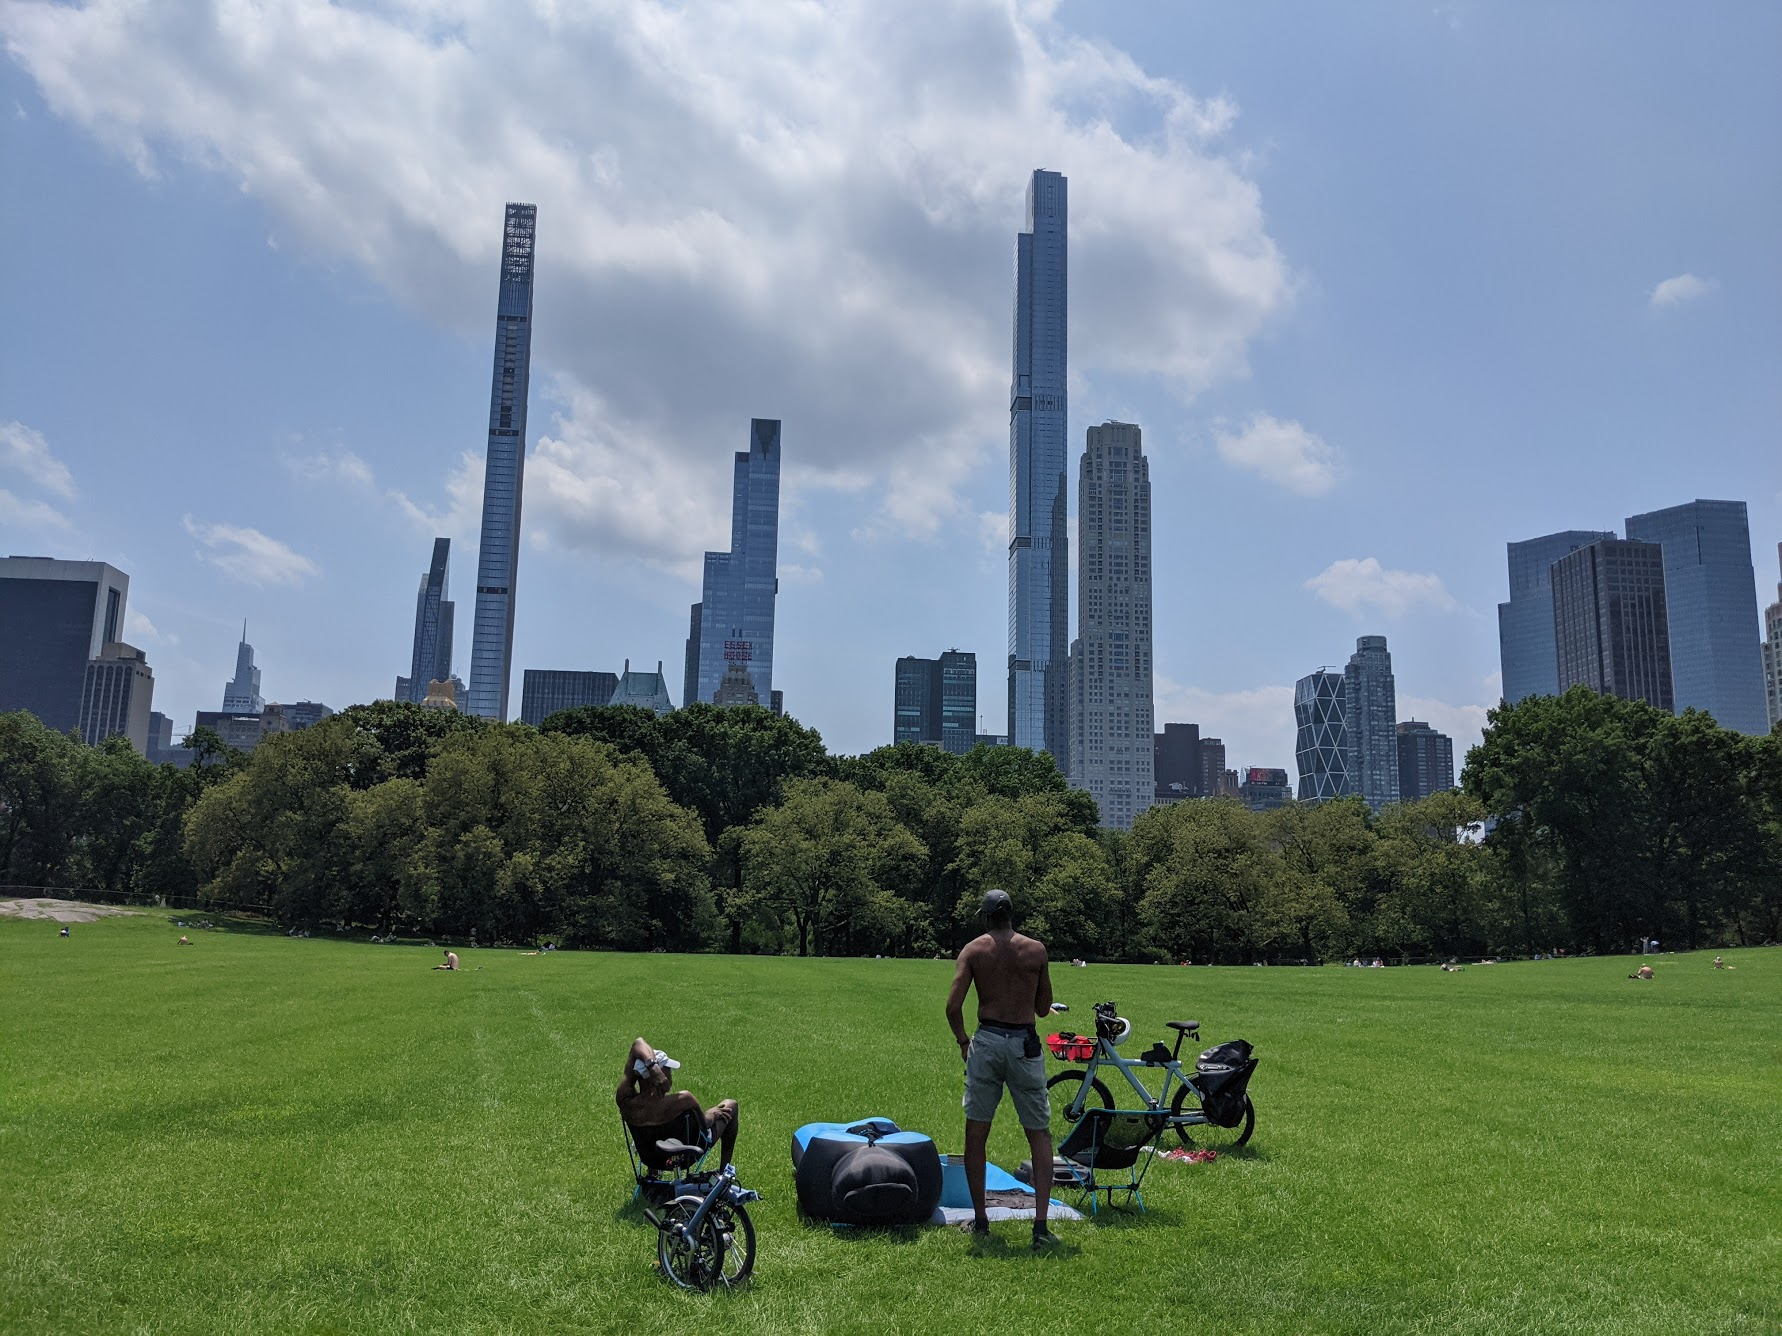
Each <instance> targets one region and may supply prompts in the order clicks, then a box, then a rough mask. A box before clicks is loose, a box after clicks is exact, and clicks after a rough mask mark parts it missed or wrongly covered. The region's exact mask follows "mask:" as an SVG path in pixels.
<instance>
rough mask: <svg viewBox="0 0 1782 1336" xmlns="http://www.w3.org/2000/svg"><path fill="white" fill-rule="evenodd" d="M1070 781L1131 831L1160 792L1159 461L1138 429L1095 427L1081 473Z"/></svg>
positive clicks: (1111, 822)
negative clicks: (1155, 530)
mask: <svg viewBox="0 0 1782 1336" xmlns="http://www.w3.org/2000/svg"><path fill="white" fill-rule="evenodd" d="M1070 703H1071V746H1070V782H1071V785H1072V787H1074V788H1079V789H1085V790H1087V791H1088V792H1089V793H1090V794H1092V795H1093V796H1094V798H1095V801H1096V803H1097V804H1098V805H1099V806H1100V808H1101V824H1102V825H1104V826H1111V827H1115V828H1118V829H1120V830H1125V829H1128V828H1129V827H1130V826H1131V825H1132V823H1133V820H1134V818H1136V817H1137V816H1138V814H1139V813H1140V812H1142V811H1144V810H1145V809H1146V808H1147V807H1149V806H1151V803H1152V800H1153V797H1154V795H1155V791H1156V784H1155V780H1154V775H1155V759H1154V743H1153V738H1152V719H1153V710H1152V706H1151V464H1150V461H1149V460H1147V459H1146V458H1145V455H1144V449H1143V446H1142V443H1141V440H1140V435H1139V429H1138V428H1137V427H1135V426H1133V425H1131V424H1130V423H1126V422H1106V423H1103V424H1102V425H1101V426H1099V427H1091V428H1089V434H1088V443H1087V446H1086V447H1085V449H1084V451H1083V457H1082V460H1081V462H1080V463H1079V465H1078V470H1077V640H1076V643H1075V644H1073V645H1072V646H1071V657H1070Z"/></svg>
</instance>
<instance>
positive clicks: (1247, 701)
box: [1152, 673, 1299, 782]
mask: <svg viewBox="0 0 1782 1336" xmlns="http://www.w3.org/2000/svg"><path fill="white" fill-rule="evenodd" d="M1152 701H1153V706H1154V709H1155V711H1156V719H1157V731H1158V732H1162V731H1163V725H1164V724H1165V723H1166V722H1167V723H1179V724H1199V725H1200V735H1201V736H1202V737H1203V738H1218V739H1219V740H1220V741H1222V742H1223V743H1224V744H1225V765H1226V768H1227V769H1229V770H1241V769H1244V768H1246V767H1248V766H1253V765H1256V766H1267V767H1271V768H1274V769H1278V770H1285V771H1286V772H1287V773H1288V775H1289V776H1290V777H1291V778H1292V779H1293V780H1294V781H1295V782H1297V781H1298V778H1299V772H1298V771H1297V770H1296V769H1295V767H1294V760H1293V745H1294V738H1295V733H1296V729H1295V726H1294V722H1293V688H1292V687H1290V686H1261V687H1250V688H1248V689H1246V690H1243V691H1208V690H1206V689H1205V688H1203V687H1191V686H1184V685H1182V684H1181V683H1178V682H1175V681H1173V680H1171V679H1170V678H1169V677H1167V676H1165V675H1164V674H1163V673H1157V674H1155V676H1154V677H1153V680H1152Z"/></svg>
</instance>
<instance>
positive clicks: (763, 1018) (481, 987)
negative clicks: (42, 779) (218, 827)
mask: <svg viewBox="0 0 1782 1336" xmlns="http://www.w3.org/2000/svg"><path fill="white" fill-rule="evenodd" d="M178 935H179V930H178V929H175V928H172V927H171V925H170V922H169V918H168V916H167V915H166V913H165V912H159V911H158V912H154V913H145V914H142V915H139V916H136V917H132V918H118V919H110V920H104V921H101V922H98V923H94V924H86V925H76V926H75V927H74V929H73V936H72V937H71V938H69V939H67V940H61V939H59V938H58V937H57V936H56V927H55V925H53V924H49V923H44V922H20V921H16V920H11V919H0V1017H3V1018H4V1020H3V1025H4V1029H3V1031H0V1331H5V1332H8V1333H23V1332H45V1331H58V1332H111V1331H120V1332H122V1331H145V1332H147V1331H157V1332H158V1331H168V1332H175V1331H177V1332H199V1331H203V1332H208V1331H219V1332H221V1331H276V1332H327V1331H351V1332H369V1333H388V1332H404V1331H450V1332H460V1331H466V1332H467V1331H504V1332H515V1333H529V1332H545V1331H574V1330H589V1331H609V1330H610V1331H620V1330H623V1331H629V1332H635V1333H645V1332H667V1331H695V1330H714V1331H733V1330H734V1331H773V1332H837V1331H874V1332H904V1331H907V1332H928V1331H942V1330H959V1331H980V1330H981V1331H997V1330H1005V1329H1012V1328H1025V1329H1028V1330H1033V1331H1039V1332H1054V1331H1057V1332H1065V1331H1104V1330H1120V1331H1133V1330H1138V1329H1141V1328H1144V1327H1154V1328H1156V1329H1158V1330H1182V1329H1187V1330H1194V1329H1207V1330H1215V1331H1271V1332H1312V1331H1319V1332H1326V1331H1328V1332H1381V1331H1391V1332H1399V1331H1417V1332H1438V1331H1441V1332H1448V1331H1453V1332H1542V1333H1557V1332H1586V1331H1588V1332H1617V1333H1620V1332H1663V1333H1674V1332H1689V1333H1705V1332H1759V1331H1769V1332H1773V1331H1777V1330H1779V1329H1782V951H1762V950H1755V951H1745V952H1731V953H1728V954H1727V958H1728V960H1729V961H1731V962H1732V963H1734V964H1735V965H1736V966H1737V967H1738V968H1737V969H1736V971H1734V972H1731V973H1727V972H1716V971H1714V970H1713V969H1711V968H1710V966H1709V960H1710V959H1711V956H1710V955H1708V954H1700V955H1679V956H1665V957H1660V958H1659V959H1658V961H1657V969H1658V978H1657V980H1656V981H1655V982H1653V983H1650V984H1641V983H1633V982H1629V981H1628V979H1627V977H1626V976H1627V974H1628V971H1629V970H1630V968H1631V967H1632V966H1631V963H1630V961H1629V960H1628V959H1627V958H1620V959H1607V960H1577V961H1560V962H1543V963H1536V964H1520V965H1499V966H1495V967H1480V966H1474V967H1473V968H1471V969H1469V970H1467V971H1466V972H1465V974H1464V977H1463V976H1462V975H1458V974H1455V975H1446V974H1441V973H1438V972H1437V971H1435V970H1433V969H1427V968H1424V969H1390V970H1347V969H1340V968H1327V969H1192V970H1189V969H1170V968H1157V967H1150V968H1147V967H1137V966H1133V967H1119V966H1096V967H1091V968H1089V969H1087V970H1073V969H1069V968H1063V969H1059V970H1058V971H1057V973H1056V976H1055V985H1056V987H1057V990H1058V994H1059V996H1060V998H1061V999H1062V1000H1065V1001H1068V1002H1070V1003H1071V1004H1072V1005H1073V1008H1075V1009H1076V1010H1075V1011H1074V1014H1073V1016H1072V1017H1071V1018H1070V1019H1071V1020H1073V1021H1075V1022H1077V1023H1078V1026H1079V1028H1082V1027H1083V1025H1084V1024H1085V1023H1086V1016H1085V1013H1086V1012H1087V1008H1088V1004H1089V1003H1090V1002H1092V1001H1095V1000H1098V999H1102V998H1107V997H1112V998H1114V999H1115V1000H1117V1001H1118V1002H1119V1004H1120V1007H1121V1010H1122V1011H1123V1012H1124V1013H1125V1014H1126V1015H1127V1016H1129V1017H1131V1018H1132V1020H1133V1022H1134V1024H1135V1027H1136V1033H1135V1040H1137V1041H1138V1043H1139V1045H1140V1046H1141V1047H1142V1046H1143V1044H1145V1043H1148V1042H1149V1040H1150V1039H1151V1038H1153V1037H1160V1036H1161V1035H1162V1034H1163V1033H1164V1032H1163V1029H1162V1025H1163V1022H1164V1021H1166V1020H1172V1019H1177V1018H1180V1017H1194V1018H1198V1019H1200V1020H1201V1021H1202V1022H1203V1025H1204V1029H1203V1031H1202V1034H1203V1036H1204V1039H1205V1041H1206V1042H1208V1043H1210V1042H1213V1041H1215V1040H1219V1039H1225V1038H1232V1037H1237V1036H1241V1037H1244V1038H1247V1039H1249V1040H1251V1041H1252V1042H1253V1043H1254V1044H1255V1045H1256V1048H1257V1054H1258V1056H1259V1057H1260V1058H1261V1059H1262V1065H1261V1067H1260V1068H1259V1070H1258V1072H1257V1075H1256V1079H1255V1081H1254V1083H1253V1085H1252V1087H1251V1091H1252V1095H1253V1097H1254V1099H1255V1101H1256V1104H1257V1108H1258V1122H1257V1131H1256V1136H1255V1139H1254V1141H1253V1143H1252V1145H1251V1147H1250V1150H1249V1152H1247V1153H1239V1154H1237V1155H1232V1156H1225V1157H1221V1158H1220V1159H1219V1160H1218V1162H1217V1163H1214V1164H1210V1165H1196V1166H1183V1165H1178V1164H1173V1163H1161V1164H1158V1165H1157V1166H1156V1167H1155V1168H1154V1169H1153V1170H1152V1173H1151V1176H1150V1178H1149V1179H1148V1181H1147V1184H1146V1198H1147V1201H1148V1203H1149V1205H1150V1211H1149V1213H1148V1214H1146V1215H1143V1216H1138V1215H1130V1216H1129V1215H1124V1214H1122V1213H1118V1212H1116V1213H1112V1214H1110V1213H1109V1212H1107V1211H1105V1210H1104V1211H1103V1212H1102V1215H1101V1217H1100V1219H1099V1221H1096V1222H1093V1223H1090V1222H1085V1223H1082V1224H1065V1225H1061V1226H1059V1232H1060V1233H1061V1234H1063V1235H1064V1236H1065V1239H1066V1245H1067V1246H1066V1247H1065V1248H1064V1249H1063V1250H1062V1251H1061V1252H1060V1253H1058V1254H1056V1255H1053V1256H1048V1257H1034V1256H1032V1255H1031V1254H1030V1253H1029V1252H1028V1251H1027V1250H1026V1248H1025V1246H1024V1245H1025V1242H1026V1226H1025V1225H1024V1224H1021V1223H1009V1224H1004V1225H999V1226H998V1227H997V1233H996V1236H995V1238H994V1240H993V1242H992V1243H991V1244H990V1245H989V1246H987V1247H986V1246H982V1245H974V1244H973V1242H972V1241H971V1240H970V1239H968V1238H967V1237H965V1236H964V1235H962V1234H960V1233H957V1232H955V1231H950V1230H941V1229H922V1230H912V1231H906V1232H893V1233H880V1232H872V1231H845V1230H832V1229H830V1228H827V1227H824V1226H813V1225H806V1224H804V1223H802V1222H801V1221H800V1219H799V1217H798V1214H797V1211H796V1208H795V1203H794V1197H793V1192H792V1177H791V1160H790V1156H789V1153H788V1145H789V1141H790V1137H791V1133H792V1129H793V1128H794V1127H795V1126H797V1125H798V1124H799V1123H801V1122H806V1121H811V1120H816V1119H831V1118H851V1117H856V1116H863V1115H867V1114H886V1115H889V1116H891V1117H894V1118H896V1119H897V1120H898V1121H900V1122H901V1123H903V1124H904V1126H906V1127H911V1128H915V1129H918V1130H921V1131H925V1132H929V1133H931V1134H932V1135H933V1136H934V1137H935V1139H936V1140H937V1141H938V1142H939V1143H940V1146H941V1149H942V1150H943V1151H956V1150H957V1149H959V1144H960V1138H961V1113H960V1109H959V1087H960V1066H959V1059H958V1053H957V1050H956V1049H955V1047H954V1045H953V1042H952V1040H951V1038H950V1036H949V1034H948V1032H947V1028H946V1024H945V1021H944V1019H943V1018H942V1015H941V1004H942V998H943V994H944V992H945V989H946V986H947V982H948V979H949V977H950V969H951V966H950V964H948V963H943V962H939V961H932V962H931V961H871V960H859V961H852V960H850V961H797V960H778V959H774V960H764V959H748V958H731V957H674V956H620V955H597V954H579V953H565V954H561V955H554V956H542V957H540V956H523V955H520V954H518V953H516V952H511V951H488V950H484V951H467V950H465V951H462V952H461V954H462V955H463V957H464V960H465V964H466V972H464V973H461V974H458V975H451V974H443V973H433V972H431V971H430V970H429V968H428V967H429V966H431V965H432V964H433V963H434V961H435V960H436V959H437V958H438V953H437V952H433V951H428V950H425V949H420V948H408V947H376V946H370V945H367V944H363V943H359V942H344V941H324V940H319V939H311V940H298V941H292V940H287V939H285V938H283V937H278V936H271V935H257V934H253V933H249V932H222V931H218V932H195V931H194V932H192V934H191V935H192V936H193V938H194V941H195V943H196V944H195V945H194V946H192V947H190V948H183V947H176V946H175V945H174V943H175V940H176V938H177V937H178ZM639 1033H642V1034H644V1035H647V1036H648V1037H649V1038H650V1039H651V1040H652V1041H653V1042H654V1043H656V1044H657V1045H659V1046H660V1047H663V1048H666V1049H668V1050H669V1051H670V1052H672V1053H673V1054H674V1055H675V1056H677V1057H679V1058H681V1059H683V1060H684V1062H685V1064H686V1065H685V1067H684V1069H683V1070H682V1072H681V1073H680V1075H681V1076H682V1077H683V1078H684V1082H683V1083H684V1084H686V1085H687V1086H688V1087H689V1088H691V1089H692V1090H694V1091H695V1092H696V1093H698V1094H699V1095H701V1096H702V1097H703V1098H705V1099H706V1100H707V1101H708V1102H710V1101H712V1100H715V1099H717V1098H719V1097H721V1096H725V1095H731V1096H735V1097H736V1098H737V1099H739V1100H740V1101H741V1104H742V1135H741V1144H740V1146H739V1150H738V1155H737V1160H738V1165H739V1168H740V1169H741V1171H742V1176H743V1181H744V1182H745V1183H746V1184H748V1185H749V1186H752V1187H755V1188H757V1189H759V1190H760V1191H762V1192H763V1193H764V1194H765V1197H766V1200H764V1201H763V1202H762V1203H760V1204H759V1206H758V1207H756V1208H755V1217H756V1221H757V1225H758V1227H759V1231H760V1238H761V1244H760V1256H759V1260H758V1262H757V1266H756V1276H757V1278H756V1281H755V1283H754V1284H753V1285H752V1286H750V1287H749V1288H747V1289H746V1290H744V1291H742V1292H739V1293H736V1294H723V1295H709V1296H695V1295H686V1294H682V1293H679V1292H676V1291H674V1290H672V1289H671V1288H670V1287H669V1286H668V1285H667V1284H666V1283H665V1282H663V1281H661V1280H660V1279H659V1278H658V1277H657V1276H656V1275H655V1273H654V1271H653V1269H652V1263H653V1260H654V1234H653V1231H652V1230H651V1229H650V1228H649V1227H648V1226H647V1225H646V1224H644V1223H643V1221H642V1220H641V1218H640V1217H639V1216H638V1215H637V1213H636V1211H635V1209H634V1208H631V1207H629V1206H628V1205H627V1203H628V1201H629V1198H630V1195H631V1185H630V1180H629V1171H628V1168H627V1163H626V1157H625V1151H624V1146H623V1143H622V1141H621V1138H620V1130H619V1126H618V1121H617V1117H616V1114H615V1112H614V1109H613V1103H612V1091H613V1087H614V1085H615V1084H616V1083H617V1079H618V1068H619V1065H620V1061H621V1057H622V1055H623V1053H624V1051H625V1048H626V1045H627V1044H628V1042H629V1041H630V1040H631V1039H632V1038H633V1037H634V1036H635V1035H637V1034H639ZM1135 1051H1136V1050H1135ZM1024 1144H1025V1143H1024V1142H1023V1141H1022V1139H1021V1136H1020V1133H1019V1131H1018V1129H1017V1128H1016V1126H1015V1124H1014V1121H1013V1118H1012V1116H1011V1114H1010V1111H1009V1110H1008V1108H1007V1107H1006V1106H1005V1109H1004V1112H1003V1115H1002V1118H1001V1119H1000V1120H999V1122H998V1126H997V1129H996V1132H995V1134H994V1137H993V1139H992V1142H991V1153H992V1157H993V1158H994V1159H996V1160H997V1161H998V1162H999V1163H1002V1164H1004V1165H1008V1166H1012V1165H1013V1164H1014V1163H1016V1162H1017V1161H1018V1160H1020V1159H1021V1158H1022V1157H1023V1155H1024V1149H1023V1147H1024Z"/></svg>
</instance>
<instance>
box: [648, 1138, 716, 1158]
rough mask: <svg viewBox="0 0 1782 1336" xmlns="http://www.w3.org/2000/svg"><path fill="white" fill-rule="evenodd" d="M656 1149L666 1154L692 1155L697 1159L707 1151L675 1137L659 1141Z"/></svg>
mask: <svg viewBox="0 0 1782 1336" xmlns="http://www.w3.org/2000/svg"><path fill="white" fill-rule="evenodd" d="M656 1149H657V1150H659V1151H661V1152H662V1153H663V1154H664V1155H691V1156H692V1157H693V1158H694V1159H696V1160H697V1159H698V1158H699V1157H700V1156H701V1155H702V1154H704V1153H705V1152H704V1151H702V1150H701V1149H700V1148H699V1147H698V1146H689V1145H688V1144H687V1143H686V1142H684V1141H677V1140H675V1139H674V1138H673V1137H670V1138H668V1140H666V1141H658V1142H657V1143H656Z"/></svg>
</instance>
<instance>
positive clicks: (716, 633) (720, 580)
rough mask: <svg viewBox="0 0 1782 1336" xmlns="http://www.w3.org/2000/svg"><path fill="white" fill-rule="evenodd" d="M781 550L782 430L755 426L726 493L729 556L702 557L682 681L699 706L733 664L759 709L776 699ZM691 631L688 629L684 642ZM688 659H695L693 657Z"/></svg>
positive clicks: (771, 422)
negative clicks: (694, 685)
mask: <svg viewBox="0 0 1782 1336" xmlns="http://www.w3.org/2000/svg"><path fill="white" fill-rule="evenodd" d="M779 550H780V422H779V419H778V418H753V419H751V420H750V422H749V448H748V449H747V450H739V451H737V454H736V473H735V476H734V478H733V480H732V483H731V493H730V550H729V551H728V552H707V553H706V554H705V587H704V590H703V592H704V597H703V598H702V599H701V600H700V604H701V606H700V609H699V614H698V617H697V623H696V624H697V626H698V628H699V655H698V660H697V662H689V663H688V665H687V668H686V670H685V672H684V677H685V679H686V680H687V681H689V682H692V681H694V680H697V682H698V686H699V695H698V697H697V699H699V700H702V701H712V700H715V699H716V697H717V694H718V688H719V686H720V685H721V684H722V683H723V681H724V674H725V671H726V669H728V667H729V666H730V665H731V664H740V665H742V667H743V670H744V671H746V672H747V673H748V675H749V681H750V683H751V684H752V685H753V687H754V689H755V698H756V699H757V700H758V701H760V702H762V703H766V702H767V701H769V700H771V699H772V698H773V618H774V599H775V598H776V596H777V595H778V594H779V588H780V582H779ZM693 620H694V619H692V618H690V619H689V621H690V622H692V621H693ZM692 629H693V627H692V625H689V627H688V631H689V640H691V631H692ZM688 657H689V660H691V659H692V655H691V654H689V656H688ZM682 703H683V704H691V703H692V701H691V700H690V699H689V700H687V701H684V702H682Z"/></svg>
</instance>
